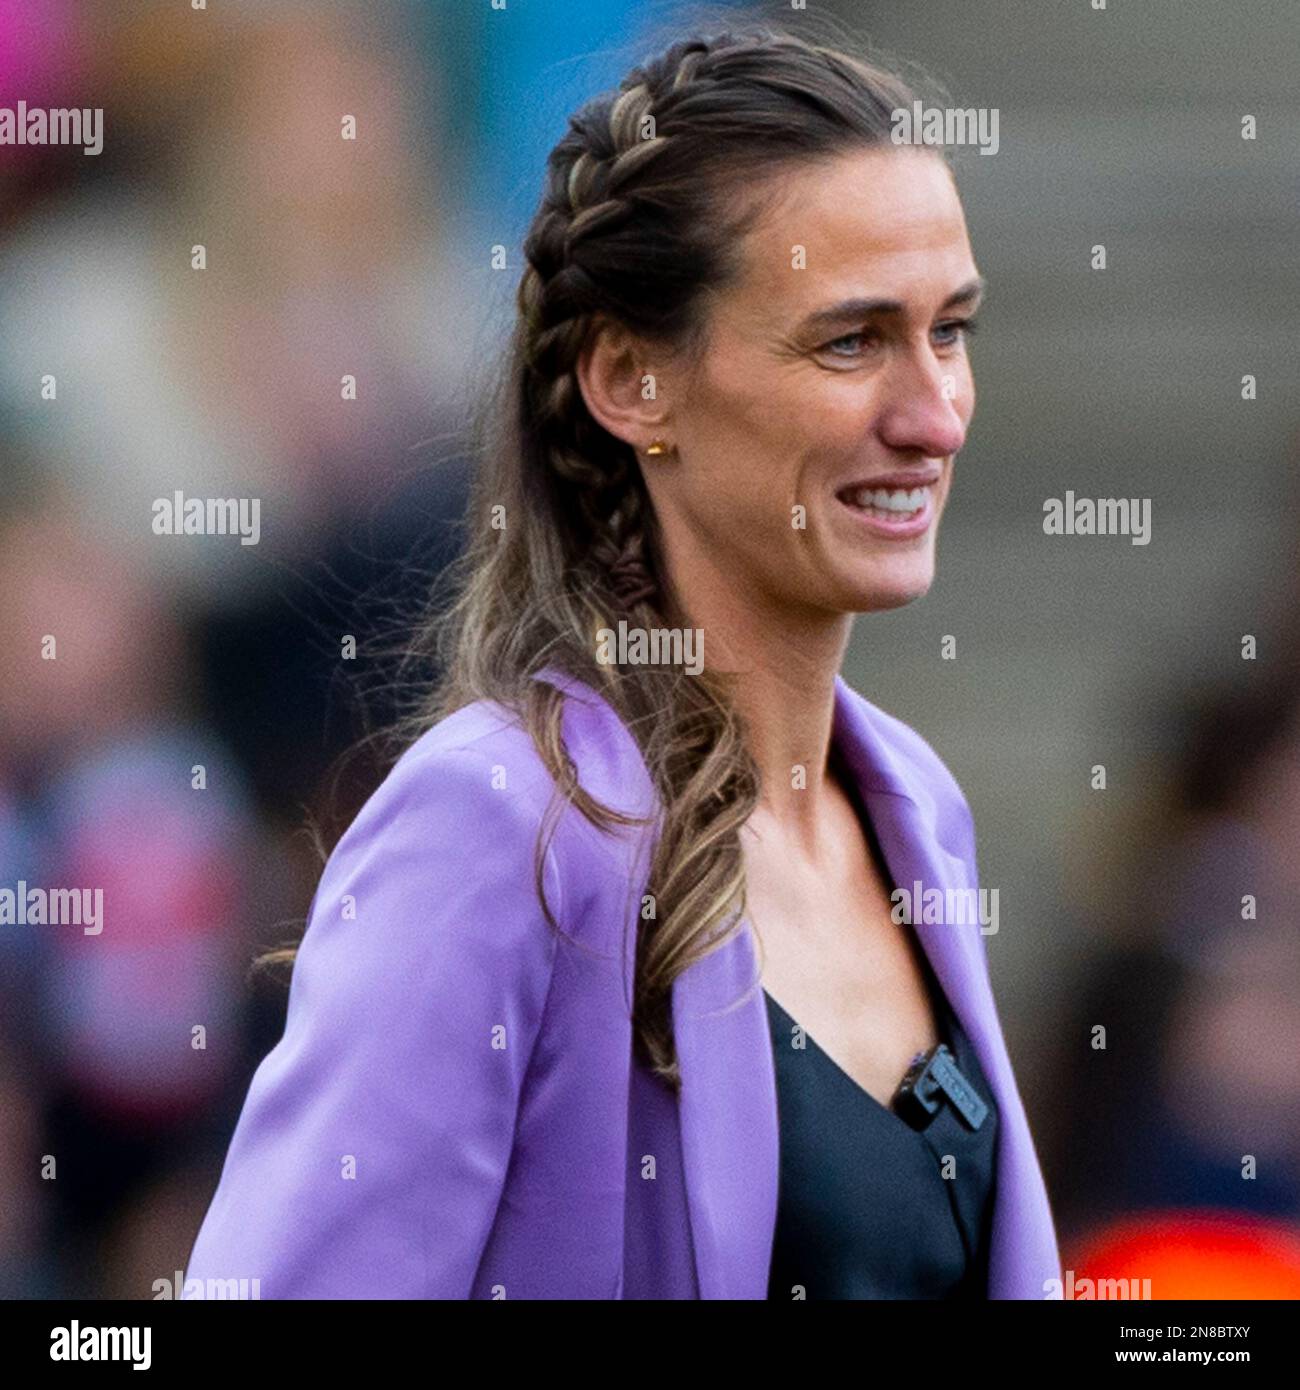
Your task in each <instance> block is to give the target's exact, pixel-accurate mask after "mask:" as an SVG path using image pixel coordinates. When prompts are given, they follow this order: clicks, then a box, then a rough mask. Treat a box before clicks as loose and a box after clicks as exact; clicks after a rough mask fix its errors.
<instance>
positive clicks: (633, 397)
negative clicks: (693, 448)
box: [576, 319, 670, 453]
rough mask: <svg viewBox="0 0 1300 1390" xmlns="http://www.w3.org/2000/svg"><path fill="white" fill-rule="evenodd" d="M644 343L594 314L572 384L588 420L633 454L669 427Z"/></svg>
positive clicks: (660, 391)
mask: <svg viewBox="0 0 1300 1390" xmlns="http://www.w3.org/2000/svg"><path fill="white" fill-rule="evenodd" d="M649 357H650V355H649V353H648V351H647V350H646V348H645V345H644V344H643V343H642V342H641V341H640V340H639V339H637V338H636V337H635V336H634V335H633V334H631V333H630V332H629V331H628V330H627V329H626V328H625V327H624V326H623V325H622V324H620V323H617V322H615V321H614V320H612V319H600V320H598V321H597V323H596V326H595V327H594V329H593V330H592V334H591V337H590V338H589V339H588V340H587V344H586V346H585V347H584V348H583V350H582V352H581V354H580V355H579V357H578V364H577V373H576V374H577V378H578V389H579V390H580V391H581V392H582V398H583V400H584V401H585V402H586V404H587V409H588V410H589V411H590V412H591V414H592V417H593V419H595V420H596V421H598V422H599V423H600V424H601V425H603V426H604V428H605V429H607V430H608V431H609V432H610V434H612V435H613V436H614V437H615V439H621V440H622V441H623V442H624V443H625V444H630V445H631V446H632V448H633V449H635V450H636V451H637V452H638V453H642V452H644V451H645V449H646V446H647V445H649V444H650V443H652V442H653V441H654V440H656V439H659V438H661V437H662V436H663V435H664V434H665V433H666V431H667V429H668V426H669V416H670V411H669V410H668V407H667V405H666V404H665V401H664V398H663V393H662V390H661V382H660V381H659V379H658V378H657V376H656V375H655V373H654V371H653V369H652V368H651V367H650V366H649V365H648V362H649Z"/></svg>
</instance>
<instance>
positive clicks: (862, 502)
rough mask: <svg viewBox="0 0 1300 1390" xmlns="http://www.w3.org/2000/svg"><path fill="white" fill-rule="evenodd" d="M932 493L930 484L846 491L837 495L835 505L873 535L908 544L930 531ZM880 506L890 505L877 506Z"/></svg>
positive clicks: (932, 504)
mask: <svg viewBox="0 0 1300 1390" xmlns="http://www.w3.org/2000/svg"><path fill="white" fill-rule="evenodd" d="M935 490H936V484H933V483H929V484H926V485H925V486H923V487H917V488H870V487H867V488H846V489H845V490H844V491H843V492H839V493H836V501H838V502H839V503H840V505H841V506H842V507H843V508H844V510H845V511H846V512H849V513H850V514H851V515H852V516H853V517H854V518H855V519H856V520H857V521H858V523H859V524H860V525H862V526H863V527H865V528H866V529H867V530H868V531H869V532H870V533H871V534H872V535H876V536H883V537H885V538H886V539H888V540H907V539H908V538H909V537H912V536H920V535H923V534H924V533H925V532H926V531H927V530H928V529H929V527H930V523H931V522H932V521H933V520H934V496H935ZM885 494H888V496H885ZM873 498H874V500H873ZM881 502H888V503H890V505H889V506H881V505H878V504H880V503H881ZM918 503H919V505H914V504H918Z"/></svg>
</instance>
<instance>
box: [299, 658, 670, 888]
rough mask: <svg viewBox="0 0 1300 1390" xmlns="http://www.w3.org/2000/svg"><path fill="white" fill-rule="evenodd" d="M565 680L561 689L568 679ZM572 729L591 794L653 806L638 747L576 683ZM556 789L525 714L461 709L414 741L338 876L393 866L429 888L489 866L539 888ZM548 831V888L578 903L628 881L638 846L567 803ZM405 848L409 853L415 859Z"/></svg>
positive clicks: (344, 846)
mask: <svg viewBox="0 0 1300 1390" xmlns="http://www.w3.org/2000/svg"><path fill="white" fill-rule="evenodd" d="M557 683H558V682H557ZM562 690H563V695H564V706H563V710H562V725H561V732H562V736H563V739H564V744H565V749H566V751H567V752H568V755H569V757H570V759H571V761H572V763H573V766H574V769H575V771H576V773H577V777H578V781H579V783H580V785H581V786H582V788H583V789H584V790H585V791H586V792H587V793H588V794H589V795H590V796H592V797H593V798H595V799H596V800H597V801H598V802H600V803H601V804H602V805H605V806H607V807H610V808H611V809H616V810H619V811H621V812H624V813H626V814H629V815H634V816H646V815H648V814H650V813H651V811H652V809H653V797H652V794H651V793H650V790H649V788H650V782H649V776H648V773H647V772H646V769H645V764H644V762H643V761H642V760H641V757H640V754H639V752H638V751H637V749H636V745H635V742H634V740H633V739H632V736H631V734H630V733H629V731H628V730H627V728H626V726H625V725H624V724H623V723H622V722H621V720H620V719H619V718H618V716H617V715H616V714H615V712H614V710H613V709H612V708H611V707H610V705H609V704H608V703H607V702H606V701H605V700H603V699H602V698H601V697H600V696H599V695H598V694H597V692H596V691H595V690H594V689H592V688H591V687H589V686H585V685H583V684H582V683H581V682H576V681H573V680H571V679H567V678H566V679H565V683H564V685H563V687H562ZM555 800H556V784H555V779H554V778H553V776H552V774H551V772H550V770H549V769H548V767H547V766H546V763H545V760H544V759H543V758H542V756H541V754H540V752H539V751H538V749H537V747H536V745H535V743H534V741H533V737H532V735H531V733H530V732H529V730H528V728H527V726H526V724H525V722H524V719H523V717H522V715H521V713H519V712H518V711H515V710H514V709H511V708H509V707H507V706H505V705H503V704H501V703H499V702H497V701H492V700H477V701H474V702H472V703H470V704H467V705H464V706H462V707H461V708H460V709H458V710H456V711H455V712H454V713H452V714H450V715H447V716H446V717H445V718H443V719H440V720H439V721H438V722H437V723H435V724H433V725H432V726H431V727H430V728H428V729H426V730H425V731H424V732H423V733H422V734H420V735H419V737H417V738H416V739H415V740H414V741H413V742H411V743H410V744H409V745H408V746H407V748H406V749H405V751H404V752H403V753H402V754H401V756H400V757H399V758H398V759H397V761H396V762H395V763H394V764H393V766H392V767H391V769H390V770H389V771H388V773H387V774H386V776H385V777H384V778H383V779H382V781H381V782H380V784H379V785H378V786H377V787H376V788H375V790H374V792H373V793H372V794H371V795H370V797H369V799H368V800H367V801H366V803H365V805H364V806H363V807H362V808H361V810H360V811H359V812H358V813H357V815H356V816H355V817H354V819H353V820H352V822H351V824H350V825H349V826H348V827H347V829H346V830H345V831H344V833H343V835H342V837H341V838H340V840H339V841H338V844H337V845H336V846H335V849H334V852H333V854H332V855H331V857H330V865H329V866H327V867H328V868H330V869H333V870H335V871H337V870H338V869H339V867H340V865H355V864H357V863H359V862H367V863H373V864H376V865H378V864H383V865H385V866H386V867H387V868H388V870H389V871H394V870H400V871H401V872H402V873H405V874H407V875H410V876H413V877H416V878H419V879H423V878H431V877H434V876H437V875H438V874H440V873H446V872H447V871H448V866H451V871H452V872H455V873H458V874H460V875H462V876H472V875H475V874H476V872H479V871H481V870H482V869H483V867H484V866H485V865H487V864H490V865H491V867H492V870H493V872H494V873H495V874H496V875H497V876H500V875H502V874H509V875H512V876H515V875H517V876H519V877H520V878H523V879H526V880H527V881H528V882H530V883H531V882H532V877H533V864H534V853H535V851H536V849H537V847H538V845H539V842H540V841H539V836H540V834H541V832H542V829H543V825H544V824H545V823H546V821H547V816H548V812H552V808H553V806H554V803H555ZM554 815H555V818H554V823H553V833H549V831H548V834H547V840H546V843H547V849H546V853H545V864H546V873H547V876H548V880H549V881H552V882H554V883H555V885H556V887H557V888H559V889H561V890H562V892H563V895H564V896H568V897H572V893H573V892H574V891H577V889H576V885H584V888H583V891H584V892H598V891H599V890H600V888H601V885H602V884H603V883H604V882H606V881H607V880H608V881H610V882H615V881H618V880H619V878H620V877H621V876H622V875H625V874H626V872H627V869H628V866H629V864H630V863H631V861H632V857H633V856H634V854H635V853H636V852H637V850H638V847H639V846H638V842H636V840H635V838H634V837H633V836H630V835H629V834H627V833H623V834H621V835H620V834H619V833H617V832H605V831H600V830H598V829H597V827H596V826H594V825H592V824H591V822H590V821H588V820H587V819H586V817H585V816H583V815H582V814H581V813H580V812H579V810H578V809H577V808H576V807H575V806H573V805H571V804H567V803H566V802H561V803H560V804H559V806H558V807H557V808H555V812H554ZM404 851H405V852H404Z"/></svg>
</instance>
